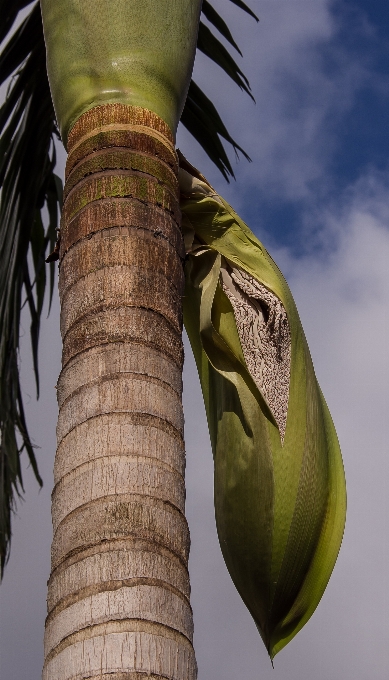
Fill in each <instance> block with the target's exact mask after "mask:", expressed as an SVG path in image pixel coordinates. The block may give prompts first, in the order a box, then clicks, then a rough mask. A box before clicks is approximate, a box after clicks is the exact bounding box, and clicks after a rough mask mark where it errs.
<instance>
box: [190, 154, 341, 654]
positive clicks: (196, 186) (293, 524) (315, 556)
mask: <svg viewBox="0 0 389 680" xmlns="http://www.w3.org/2000/svg"><path fill="white" fill-rule="evenodd" d="M181 164H182V166H183V167H185V168H186V170H188V171H189V173H190V174H188V172H186V171H183V170H181V171H180V174H181V177H180V185H181V192H182V193H181V199H182V200H181V209H182V212H183V228H184V234H185V239H186V245H187V251H188V257H187V263H186V291H185V301H184V321H185V327H186V330H187V332H188V335H189V339H190V342H191V345H192V348H193V352H194V355H195V358H196V363H197V367H198V371H199V375H200V381H201V386H202V391H203V395H204V401H205V407H206V412H207V418H208V425H209V431H210V436H211V442H212V449H213V454H214V464H215V512H216V523H217V530H218V535H219V541H220V545H221V549H222V552H223V556H224V559H225V562H226V564H227V567H228V570H229V572H230V574H231V577H232V580H233V582H234V584H235V586H236V588H237V589H238V591H239V593H240V595H241V597H242V598H243V600H244V602H245V604H246V606H247V607H248V609H249V610H250V612H251V614H252V616H253V618H254V620H255V622H256V624H257V627H258V630H259V632H260V634H261V636H262V638H263V641H264V643H265V645H266V647H267V649H268V652H269V654H270V656H271V657H272V658H273V657H274V656H275V654H277V652H279V651H280V650H281V649H282V648H283V647H284V646H285V645H286V644H287V643H288V642H289V641H290V640H291V639H292V638H293V637H294V636H295V635H296V633H297V632H298V631H299V630H300V629H301V628H302V626H303V625H304V624H305V623H306V621H307V620H308V619H309V618H310V616H311V615H312V613H313V612H314V610H315V608H316V607H317V605H318V603H319V601H320V598H321V596H322V594H323V592H324V590H325V587H326V585H327V582H328V579H329V577H330V575H331V572H332V569H333V567H334V564H335V561H336V557H337V554H338V551H339V547H340V544H341V540H342V535H343V530H344V523H345V508H346V490H345V480H344V472H343V465H342V458H341V453H340V449H339V444H338V440H337V436H336V432H335V428H334V425H333V423H332V419H331V416H330V413H329V411H328V408H327V405H326V402H325V400H324V398H323V395H322V393H321V390H320V387H319V385H318V382H317V379H316V376H315V372H314V369H313V365H312V360H311V356H310V353H309V349H308V345H307V342H306V339H305V336H304V331H303V328H302V326H301V322H300V319H299V315H298V312H297V309H296V306H295V303H294V300H293V297H292V295H291V292H290V290H289V287H288V285H287V283H286V281H285V279H284V277H283V276H282V274H281V272H280V271H279V269H278V267H277V265H276V264H275V263H274V262H273V260H272V258H271V257H270V255H269V254H268V253H267V251H266V250H265V248H264V247H263V245H262V244H261V243H260V241H258V239H257V238H256V237H255V236H254V234H253V233H252V232H251V231H250V230H249V229H248V227H247V226H246V225H245V224H244V222H242V220H241V219H240V218H239V217H238V215H237V214H236V213H235V212H234V211H233V210H232V208H231V207H230V206H229V205H228V204H227V203H226V202H225V201H223V199H221V198H220V196H218V195H217V194H216V192H214V190H213V189H212V188H211V187H210V186H209V185H208V184H207V182H206V180H204V178H203V177H202V176H201V175H200V174H199V173H197V171H195V170H194V169H193V168H191V166H189V164H186V163H185V161H181ZM193 174H195V175H196V174H197V179H196V177H193V176H192V175H193Z"/></svg>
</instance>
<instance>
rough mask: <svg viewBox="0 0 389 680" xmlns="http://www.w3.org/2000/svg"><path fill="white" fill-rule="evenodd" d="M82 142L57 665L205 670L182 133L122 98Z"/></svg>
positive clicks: (67, 261) (72, 140)
mask: <svg viewBox="0 0 389 680" xmlns="http://www.w3.org/2000/svg"><path fill="white" fill-rule="evenodd" d="M68 151H69V157H68V163H67V173H66V174H67V177H66V185H65V196H66V199H65V204H64V208H63V217H62V226H61V263H60V283H59V285H60V298H61V332H62V337H63V368H62V372H61V375H60V378H59V382H58V402H59V407H60V412H59V420H58V429H57V436H58V449H57V456H56V463H55V488H54V492H53V508H52V514H53V528H54V539H53V545H52V573H51V576H50V581H49V593H48V617H47V622H46V634H45V666H44V672H43V678H44V680H70V679H72V680H75V679H76V678H77V679H81V678H90V679H92V678H93V679H94V680H97V678H98V679H99V680H102V679H103V678H105V679H107V680H108V679H109V680H140V679H141V678H142V679H146V678H153V679H154V678H158V679H162V678H169V680H193V679H194V678H195V677H196V662H195V658H194V652H193V647H192V632H193V623H192V612H191V607H190V604H189V578H188V570H187V562H188V552H189V532H188V527H187V523H186V519H185V516H184V504H185V488H184V465H185V459H184V442H183V413H182V403H181V390H182V380H181V369H182V361H183V351H182V341H181V301H182V292H183V269H182V257H183V244H182V238H181V232H180V228H179V222H180V212H179V204H178V185H177V160H176V155H175V151H174V146H173V140H172V136H171V133H170V130H169V128H168V127H167V125H166V123H164V121H162V120H161V119H160V118H159V117H158V116H156V115H155V114H153V113H151V112H150V111H147V110H145V109H141V108H138V107H130V106H125V105H120V104H107V105H105V106H99V107H96V108H94V109H92V110H90V111H88V112H87V113H86V114H84V115H82V116H81V118H79V120H78V121H77V123H76V124H75V126H74V127H73V129H72V130H71V132H70V135H69V138H68Z"/></svg>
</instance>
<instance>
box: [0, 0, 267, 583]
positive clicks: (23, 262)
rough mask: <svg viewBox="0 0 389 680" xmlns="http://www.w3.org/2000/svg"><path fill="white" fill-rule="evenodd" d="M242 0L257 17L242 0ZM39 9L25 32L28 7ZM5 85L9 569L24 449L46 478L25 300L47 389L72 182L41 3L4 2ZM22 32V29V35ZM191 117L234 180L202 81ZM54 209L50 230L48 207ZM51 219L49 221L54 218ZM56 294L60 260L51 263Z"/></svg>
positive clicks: (2, 478)
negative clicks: (62, 222)
mask: <svg viewBox="0 0 389 680" xmlns="http://www.w3.org/2000/svg"><path fill="white" fill-rule="evenodd" d="M231 2H233V4H235V5H237V6H238V7H239V8H240V9H242V10H243V11H245V12H246V13H248V14H249V15H251V16H252V17H254V18H255V19H256V20H257V17H256V16H255V15H254V14H253V12H252V11H251V10H250V9H249V8H248V7H247V5H245V4H244V3H243V2H240V0H231ZM29 5H32V7H31V10H30V12H29V14H28V15H27V17H26V18H25V19H24V21H22V23H21V24H20V26H19V27H18V28H17V30H15V31H14V25H15V22H16V20H17V19H18V18H19V16H20V15H19V13H20V12H21V11H22V10H24V9H25V8H27V7H28V6H29ZM203 13H204V16H205V18H206V19H207V20H208V21H209V22H210V24H212V25H213V26H214V28H215V29H217V31H218V32H219V33H220V35H221V36H222V37H223V38H224V39H225V40H226V41H227V42H228V43H229V44H230V45H232V46H233V47H234V49H236V50H237V51H238V52H239V53H240V50H239V48H238V46H237V44H236V43H235V41H234V39H233V37H232V35H231V32H230V30H229V28H228V26H227V24H226V23H225V21H224V20H223V19H222V18H221V17H220V15H219V14H218V13H217V12H216V11H215V10H214V8H213V7H212V5H211V4H210V3H209V2H204V7H203ZM0 16H1V26H0V44H1V54H0V85H1V84H3V83H6V82H7V81H8V90H7V95H6V99H5V102H4V104H3V105H2V107H1V108H0V190H1V196H0V290H1V295H0V328H1V335H0V568H1V572H2V570H3V568H4V564H5V562H6V560H7V557H8V554H9V545H10V538H11V514H12V509H13V507H14V505H15V498H16V497H17V496H18V495H20V493H21V492H22V491H23V480H22V474H21V466H20V454H21V452H22V451H23V450H26V452H27V455H28V458H29V460H30V462H31V465H32V467H33V470H34V472H35V475H36V477H37V480H38V482H39V483H41V479H40V476H39V473H38V469H37V464H36V459H35V455H34V447H33V443H32V441H31V439H30V437H29V434H28V430H27V425H26V420H25V415H24V409H23V400H22V395H21V389H20V381H19V366H18V352H19V326H20V313H21V308H22V306H23V305H27V306H28V309H29V312H30V317H31V327H30V333H31V347H32V354H33V362H34V370H35V377H36V384H37V394H38V393H39V379H38V340H39V327H40V319H41V313H42V307H43V301H44V296H45V290H46V284H47V277H46V270H45V266H44V260H45V257H46V256H47V252H50V250H52V249H53V246H54V243H55V239H56V228H57V219H58V207H59V206H60V204H61V200H62V185H61V181H60V179H59V178H58V177H57V176H56V175H55V174H54V167H55V147H54V141H55V139H56V138H59V134H58V130H57V126H56V121H55V115H54V109H53V106H52V102H51V96H50V90H49V85H48V79H47V73H46V56H45V44H44V37H43V30H42V21H41V16H40V6H39V3H38V2H34V3H32V2H31V0H0ZM12 31H14V33H13V34H12ZM198 47H199V49H201V50H202V51H203V52H204V53H205V54H206V55H207V56H209V57H210V58H211V59H213V61H215V62H216V63H217V64H218V65H219V66H220V67H221V68H222V69H223V70H224V71H225V72H226V73H227V74H228V75H229V77H230V78H232V80H233V81H234V82H235V83H237V84H238V85H239V87H240V88H241V89H243V90H245V91H246V92H248V93H249V94H250V96H252V95H251V93H250V87H249V84H248V81H247V78H246V77H245V76H244V74H243V73H242V71H241V70H240V68H239V67H238V65H237V64H236V62H235V61H234V60H233V59H232V57H231V56H230V55H229V53H228V51H227V49H226V48H225V47H224V46H223V45H222V43H221V42H220V41H219V40H218V39H217V38H216V36H215V35H214V34H213V33H212V31H211V30H210V29H209V28H208V27H207V26H205V25H204V24H202V28H201V30H200V34H199V43H198ZM182 123H183V125H184V126H185V127H187V129H188V130H189V132H190V133H191V134H192V135H193V136H194V138H195V139H196V140H197V141H198V142H199V144H200V145H201V146H202V147H203V149H204V150H205V152H206V153H207V154H208V156H209V157H210V158H211V160H212V161H213V162H214V163H215V164H216V166H217V167H218V168H219V170H220V171H221V172H222V174H223V176H224V177H225V178H226V179H227V180H228V178H229V176H233V170H232V167H231V163H230V161H229V159H228V155H227V153H226V150H225V148H224V146H223V143H222V140H225V141H227V142H228V143H229V144H231V145H232V147H233V149H234V151H235V153H237V152H240V153H242V154H243V155H244V156H245V157H246V158H247V159H248V156H247V154H246V153H245V152H244V151H243V149H242V148H241V147H240V146H239V145H238V144H237V143H236V142H235V141H234V139H233V138H232V137H231V135H230V134H229V133H228V131H227V129H226V127H225V125H224V124H223V122H222V120H221V117H220V115H219V114H218V112H217V110H216V108H215V106H214V105H213V104H212V102H211V101H210V100H209V99H208V97H207V96H206V95H205V94H204V93H203V92H202V91H201V89H200V88H199V87H198V86H197V85H196V84H195V83H194V82H193V81H192V83H191V85H190V89H189V95H188V99H187V102H186V106H185V108H184V111H183V114H182ZM43 211H45V212H47V213H48V215H49V219H48V226H46V227H44V220H43V216H42V213H43ZM46 224H47V220H46ZM49 278H50V284H49V297H50V300H51V295H52V292H53V285H54V263H53V262H51V265H50V277H49Z"/></svg>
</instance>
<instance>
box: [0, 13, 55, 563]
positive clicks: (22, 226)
mask: <svg viewBox="0 0 389 680" xmlns="http://www.w3.org/2000/svg"><path fill="white" fill-rule="evenodd" d="M28 4H30V3H29V2H25V1H23V0H22V1H20V0H19V2H18V1H14V2H4V0H3V1H2V2H0V12H1V16H2V17H5V19H4V21H3V19H2V38H3V41H4V39H5V38H6V37H7V36H8V34H9V33H10V32H11V31H12V27H13V24H14V22H15V19H16V18H17V16H18V13H19V11H20V10H21V9H23V8H24V7H25V6H27V5H28ZM4 27H6V28H4ZM10 77H11V79H10V82H9V84H8V91H7V96H6V100H5V102H4V104H3V105H2V107H1V108H0V189H1V197H0V291H1V294H0V329H1V334H0V570H1V572H2V571H3V568H4V564H5V562H6V560H7V557H8V554H9V546H10V538H11V514H12V509H13V508H14V505H15V499H16V498H17V497H18V496H20V495H21V492H22V491H23V479H22V472H21V463H20V455H21V452H22V451H23V450H25V451H26V453H27V456H28V458H29V461H30V464H31V466H32V468H33V470H34V473H35V476H36V478H37V480H38V482H39V484H41V483H42V481H41V478H40V475H39V472H38V468H37V463H36V458H35V454H34V447H33V444H32V441H31V438H30V436H29V434H28V430H27V425H26V419H25V415H24V407H23V399H22V394H21V388H20V379H19V357H18V352H19V328H20V313H21V308H22V305H23V304H24V303H26V304H27V305H28V308H29V311H30V317H31V327H30V334H31V347H32V354H33V362H34V370H35V377H36V385H37V394H38V393H39V379H38V340H39V326H40V318H41V313H42V307H43V300H44V294H45V288H46V269H45V266H44V260H45V253H46V250H47V248H48V247H50V246H52V245H53V244H54V242H55V239H56V227H57V218H58V203H59V201H60V190H59V188H60V187H59V185H58V181H56V179H55V176H54V173H53V170H54V166H55V160H56V159H55V150H54V144H53V140H54V137H55V135H56V134H57V131H56V126H55V118H54V110H53V106H52V103H51V97H50V90H49V85H48V80H47V75H46V55H45V46H44V40H43V30H42V21H41V18H40V7H39V4H38V3H36V4H35V5H34V6H33V8H32V11H31V12H30V14H29V15H28V17H27V18H26V19H25V20H24V21H23V22H22V24H21V25H20V26H19V28H18V29H17V30H16V31H15V33H14V34H13V36H12V37H11V39H9V40H8V42H7V43H6V45H5V47H4V48H3V50H2V53H1V56H0V84H2V83H4V82H5V81H6V80H7V79H8V78H10ZM45 209H46V210H47V212H48V214H49V220H48V226H47V227H46V228H45V227H44V223H43V217H42V211H43V210H45ZM46 221H47V220H46ZM53 284H54V267H53V265H52V268H51V283H50V295H51V294H52V291H53ZM23 291H24V295H23ZM23 297H24V298H25V299H23Z"/></svg>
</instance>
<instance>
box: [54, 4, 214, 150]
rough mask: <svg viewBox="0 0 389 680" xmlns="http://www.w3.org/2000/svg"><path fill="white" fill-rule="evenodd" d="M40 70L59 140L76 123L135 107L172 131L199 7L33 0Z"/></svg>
mask: <svg viewBox="0 0 389 680" xmlns="http://www.w3.org/2000/svg"><path fill="white" fill-rule="evenodd" d="M41 6H42V17H43V25H44V33H45V40H46V49H47V70H48V75H49V81H50V87H51V93H52V97H53V102H54V108H55V112H56V115H57V120H58V124H59V127H60V131H61V134H62V137H63V139H64V141H66V138H67V134H68V132H69V129H70V128H71V126H72V125H73V124H74V123H75V122H76V120H77V119H78V118H79V116H80V115H81V114H82V113H84V112H85V111H87V110H88V109H91V108H92V107H94V106H98V105H101V104H109V103H121V104H130V105H132V106H141V107H143V108H146V109H150V110H151V111H154V113H157V114H158V115H159V116H160V117H161V118H163V120H165V122H166V123H167V124H168V125H169V127H170V129H171V130H172V132H173V134H174V133H175V131H176V128H177V125H178V121H179V119H180V116H181V113H182V109H183V107H184V103H185V98H186V94H187V91H188V87H189V82H190V77H191V72H192V65H193V59H194V53H195V49H196V41H197V31H198V22H199V15H200V10H201V0H158V1H157V2H156V0H55V2H53V0H41Z"/></svg>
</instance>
